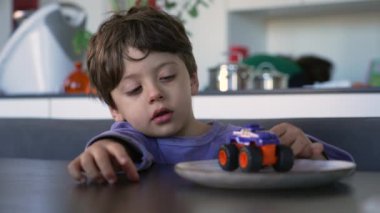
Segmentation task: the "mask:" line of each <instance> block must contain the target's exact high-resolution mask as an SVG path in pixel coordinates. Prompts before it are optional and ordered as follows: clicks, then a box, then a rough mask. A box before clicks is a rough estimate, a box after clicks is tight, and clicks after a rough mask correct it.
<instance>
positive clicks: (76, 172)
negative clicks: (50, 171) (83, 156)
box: [67, 158, 86, 183]
mask: <svg viewBox="0 0 380 213" xmlns="http://www.w3.org/2000/svg"><path fill="white" fill-rule="evenodd" d="M67 170H68V172H69V174H70V175H71V177H73V178H74V179H75V180H77V181H78V182H80V183H84V182H85V181H86V176H85V175H83V174H82V166H81V164H80V160H79V158H75V159H74V160H73V161H71V162H70V163H69V164H68V165H67Z"/></svg>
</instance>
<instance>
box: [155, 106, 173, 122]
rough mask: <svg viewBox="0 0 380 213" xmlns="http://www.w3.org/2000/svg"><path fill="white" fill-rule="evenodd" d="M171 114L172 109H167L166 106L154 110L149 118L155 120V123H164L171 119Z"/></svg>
mask: <svg viewBox="0 0 380 213" xmlns="http://www.w3.org/2000/svg"><path fill="white" fill-rule="evenodd" d="M172 116H173V111H172V110H169V109H166V108H160V109H158V110H156V111H154V113H153V116H152V118H151V120H152V121H153V122H155V123H156V124H164V123H167V122H169V121H171V119H172Z"/></svg>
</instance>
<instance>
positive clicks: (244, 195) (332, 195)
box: [0, 159, 380, 213]
mask: <svg viewBox="0 0 380 213" xmlns="http://www.w3.org/2000/svg"><path fill="white" fill-rule="evenodd" d="M66 165H67V162H66V161H51V160H50V161H48V160H31V159H0V212H7V213H8V212H9V213H18V212H23V213H24V212H28V213H34V212H36V213H45V212H46V213H47V212H49V213H59V212H70V213H72V212H84V213H87V212H88V213H90V212H91V213H97V212H105V213H111V212H134V213H135V212H136V213H138V212H149V213H155V212H163V213H170V212H180V213H187V212H207V213H212V212H218V213H223V212H239V213H242V212H282V213H284V212H285V213H286V212H323V213H326V212H345V213H350V212H364V213H369V212H380V186H379V185H380V173H379V172H356V173H355V174H354V175H353V176H351V177H348V178H345V179H343V180H341V181H339V182H336V183H334V184H331V185H328V186H323V187H318V188H312V189H297V190H225V189H216V188H208V187H203V186H199V185H196V184H194V183H192V182H189V181H187V180H184V179H182V178H181V177H179V176H177V175H176V174H175V173H174V170H173V166H170V165H154V166H153V167H152V168H151V169H149V170H148V171H145V172H143V173H142V174H141V180H140V182H139V183H130V182H128V181H127V180H125V179H124V180H121V181H119V182H118V183H117V184H115V185H113V186H109V185H78V184H76V182H75V181H73V180H72V179H71V178H70V177H69V175H68V174H67V172H66Z"/></svg>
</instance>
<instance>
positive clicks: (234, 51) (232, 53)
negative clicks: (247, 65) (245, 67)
mask: <svg viewBox="0 0 380 213" xmlns="http://www.w3.org/2000/svg"><path fill="white" fill-rule="evenodd" d="M247 56H248V48H247V47H245V46H239V45H233V46H231V47H230V50H229V58H228V61H229V62H230V63H239V62H240V61H241V60H243V59H245V58H246V57H247Z"/></svg>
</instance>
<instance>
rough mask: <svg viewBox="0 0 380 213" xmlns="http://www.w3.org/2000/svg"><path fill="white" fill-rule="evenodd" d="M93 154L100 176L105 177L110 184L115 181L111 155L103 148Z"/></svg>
mask: <svg viewBox="0 0 380 213" xmlns="http://www.w3.org/2000/svg"><path fill="white" fill-rule="evenodd" d="M93 155H94V160H95V163H96V165H97V167H98V168H99V170H100V173H101V174H102V177H103V178H105V179H106V180H107V182H108V183H110V184H113V183H115V182H116V180H117V178H116V175H115V171H114V168H113V166H112V163H111V156H110V155H109V154H108V153H107V152H105V151H104V150H97V151H96V152H94V154H93Z"/></svg>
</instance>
